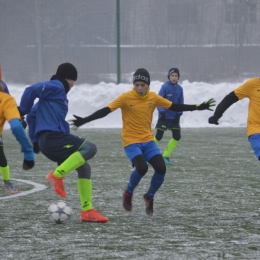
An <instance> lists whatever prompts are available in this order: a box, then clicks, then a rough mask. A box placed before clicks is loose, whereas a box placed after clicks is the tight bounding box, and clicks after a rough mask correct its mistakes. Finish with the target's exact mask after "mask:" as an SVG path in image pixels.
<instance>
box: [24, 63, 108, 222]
mask: <svg viewBox="0 0 260 260" xmlns="http://www.w3.org/2000/svg"><path fill="white" fill-rule="evenodd" d="M77 75H78V74H77V69H76V68H75V67H74V65H72V64H71V63H63V64H61V65H59V67H58V69H57V71H56V74H55V75H53V76H52V77H51V80H49V81H45V82H39V83H36V84H34V85H32V86H30V87H27V88H26V89H25V91H24V93H23V95H22V98H21V103H20V112H21V114H22V115H25V114H28V115H27V122H28V126H29V136H30V139H31V141H32V142H33V143H34V151H35V152H36V153H37V152H39V151H41V152H42V153H43V154H44V155H45V156H46V157H47V158H48V159H50V160H52V161H54V162H56V163H57V164H58V167H57V168H56V169H55V170H54V171H51V172H50V173H49V174H48V175H47V176H46V180H47V181H48V182H49V184H50V185H51V186H52V187H53V188H54V190H55V192H56V193H57V194H58V195H60V196H61V197H66V191H65V189H64V184H63V180H64V177H65V176H66V175H67V174H68V173H70V172H72V171H73V170H76V171H77V173H78V191H79V195H80V202H81V221H83V222H102V223H104V222H107V221H108V218H106V217H104V216H102V215H101V214H100V213H98V212H97V211H96V210H95V209H94V208H93V206H92V180H91V167H90V165H89V163H88V162H87V161H88V160H90V159H91V158H92V157H93V156H94V155H95V154H96V152H97V148H96V145H95V144H94V143H92V142H90V141H87V140H86V139H84V138H81V137H78V136H75V135H72V134H70V128H69V124H68V122H67V121H66V120H65V118H66V115H67V113H68V99H67V93H68V92H69V90H70V89H71V88H72V87H73V85H74V82H75V81H76V80H77ZM36 98H38V99H39V101H38V102H37V103H36V104H35V105H34V101H35V99H36Z"/></svg>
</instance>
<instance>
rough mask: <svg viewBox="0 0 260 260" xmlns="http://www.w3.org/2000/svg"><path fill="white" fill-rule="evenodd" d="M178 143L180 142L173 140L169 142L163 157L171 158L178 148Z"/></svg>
mask: <svg viewBox="0 0 260 260" xmlns="http://www.w3.org/2000/svg"><path fill="white" fill-rule="evenodd" d="M178 142H179V141H177V140H175V139H173V138H171V140H170V141H169V143H168V145H167V147H166V149H165V151H164V152H163V157H170V155H171V154H172V152H173V150H174V149H175V148H176V146H177V144H178Z"/></svg>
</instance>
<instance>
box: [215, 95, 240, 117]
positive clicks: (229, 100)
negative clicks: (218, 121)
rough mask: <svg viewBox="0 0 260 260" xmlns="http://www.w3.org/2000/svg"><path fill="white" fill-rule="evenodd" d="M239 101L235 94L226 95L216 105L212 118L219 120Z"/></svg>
mask: <svg viewBox="0 0 260 260" xmlns="http://www.w3.org/2000/svg"><path fill="white" fill-rule="evenodd" d="M238 100H239V98H238V97H237V96H236V94H235V92H234V91H232V92H230V93H229V94H228V95H226V96H225V97H224V98H223V99H222V101H221V102H220V103H219V104H218V106H217V107H216V110H215V112H214V116H216V117H217V118H221V117H222V115H223V113H224V112H225V111H226V110H227V109H228V108H229V107H230V106H231V105H233V104H234V103H236V102H237V101H238Z"/></svg>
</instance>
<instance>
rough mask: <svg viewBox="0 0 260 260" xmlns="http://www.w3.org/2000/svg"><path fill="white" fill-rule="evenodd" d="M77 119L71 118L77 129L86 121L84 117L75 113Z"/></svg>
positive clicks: (71, 123) (73, 126)
mask: <svg viewBox="0 0 260 260" xmlns="http://www.w3.org/2000/svg"><path fill="white" fill-rule="evenodd" d="M73 116H74V117H75V118H76V119H71V120H69V122H70V126H71V127H72V129H74V130H76V129H77V128H78V127H79V126H82V125H84V124H85V123H87V122H86V120H85V118H84V117H80V116H76V115H73Z"/></svg>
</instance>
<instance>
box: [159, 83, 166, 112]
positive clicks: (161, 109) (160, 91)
mask: <svg viewBox="0 0 260 260" xmlns="http://www.w3.org/2000/svg"><path fill="white" fill-rule="evenodd" d="M158 95H159V96H161V97H163V98H164V95H165V93H164V88H163V85H162V87H161V89H160V90H159V92H158ZM157 110H158V112H159V113H165V108H162V107H157Z"/></svg>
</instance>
